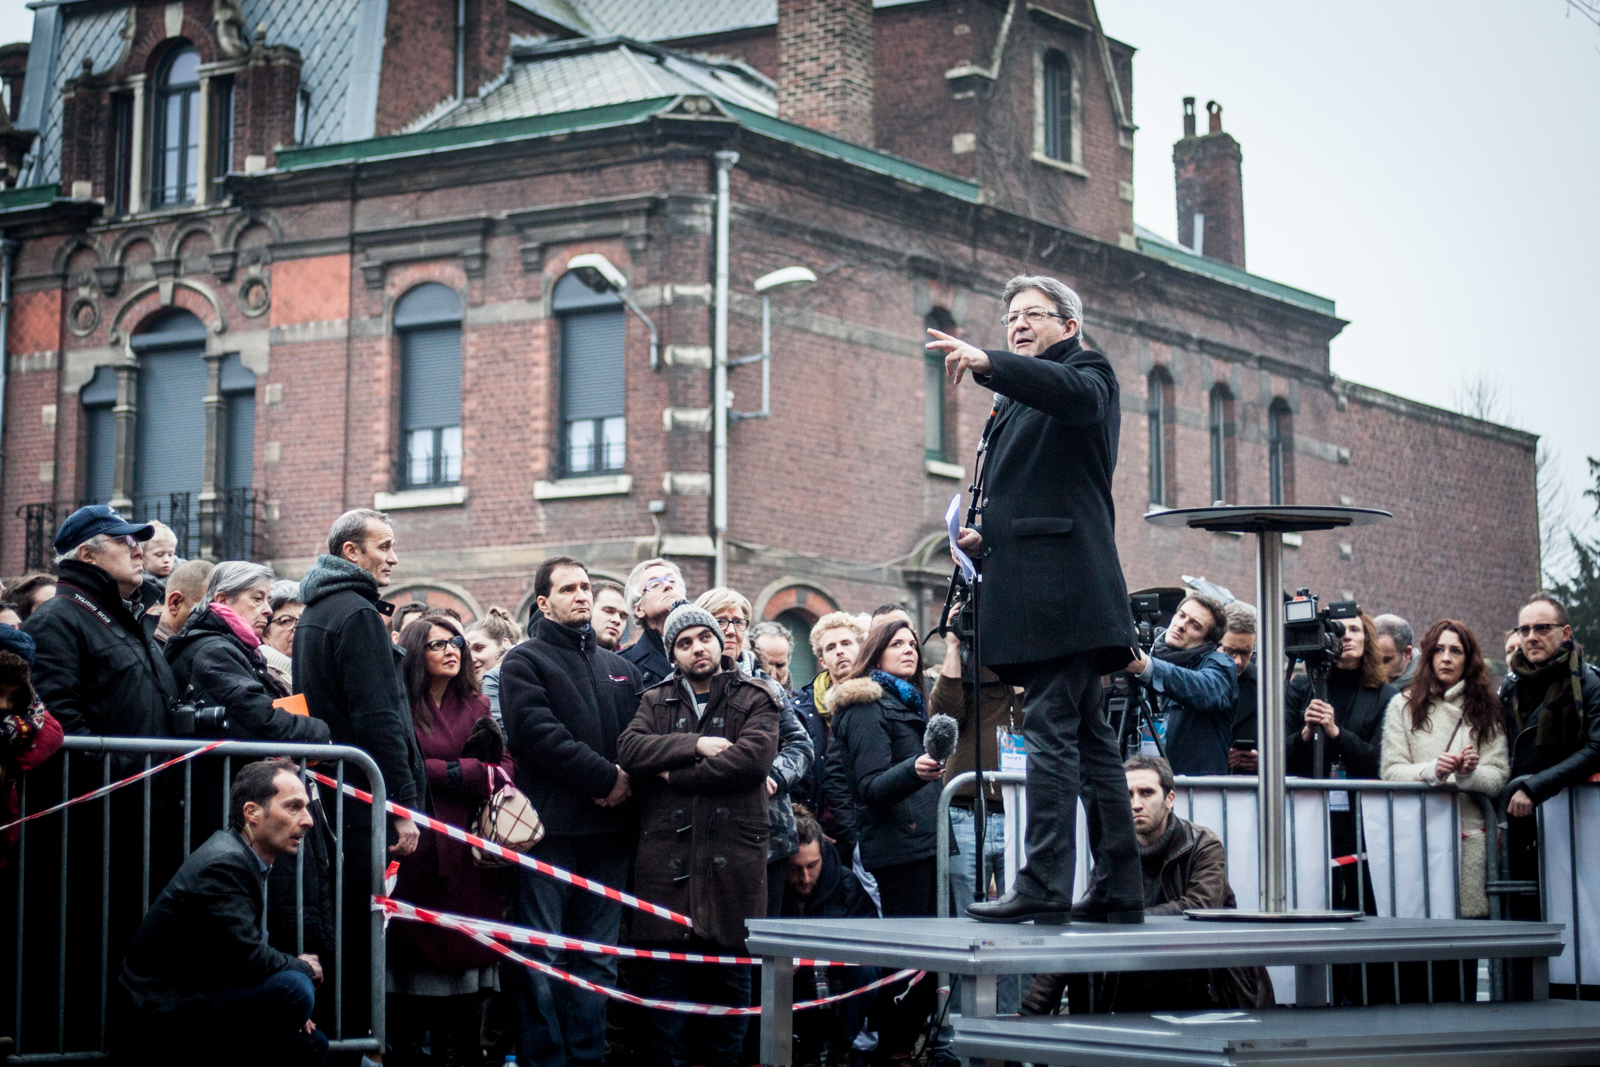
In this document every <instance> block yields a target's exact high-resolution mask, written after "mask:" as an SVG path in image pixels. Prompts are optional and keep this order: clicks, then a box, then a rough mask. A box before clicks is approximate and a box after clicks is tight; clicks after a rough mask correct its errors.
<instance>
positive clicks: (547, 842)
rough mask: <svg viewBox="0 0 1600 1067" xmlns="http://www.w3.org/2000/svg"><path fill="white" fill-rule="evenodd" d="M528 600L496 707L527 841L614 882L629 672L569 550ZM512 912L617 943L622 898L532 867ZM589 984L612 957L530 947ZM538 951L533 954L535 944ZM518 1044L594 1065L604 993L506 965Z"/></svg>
mask: <svg viewBox="0 0 1600 1067" xmlns="http://www.w3.org/2000/svg"><path fill="white" fill-rule="evenodd" d="M533 591H534V597H535V598H536V600H535V603H536V604H537V605H538V611H537V612H536V613H535V614H534V616H533V618H534V625H533V629H532V631H531V632H530V633H529V634H528V640H526V641H524V642H523V643H522V644H520V645H517V646H516V647H515V648H513V649H512V650H511V651H510V652H507V653H506V655H505V659H503V660H501V661H500V664H501V665H500V710H501V714H502V715H503V716H504V717H505V725H506V743H507V745H509V746H510V749H511V755H512V757H513V758H514V759H515V760H516V763H517V787H518V788H519V789H521V790H522V791H523V792H524V793H525V794H527V797H528V800H529V801H530V802H531V803H532V804H533V806H534V809H535V810H536V811H538V812H539V817H540V819H541V820H542V821H543V823H544V839H543V840H541V841H540V842H539V843H538V844H537V845H534V846H533V848H532V849H531V850H530V851H529V853H528V854H529V855H530V856H532V857H534V858H535V859H539V860H544V861H545V862H547V863H551V864H554V865H555V866H557V867H562V868H565V869H566V870H569V871H572V872H573V873H574V874H578V875H582V876H583V877H585V878H592V879H594V880H595V881H597V882H600V883H602V884H604V885H609V886H617V887H621V886H623V885H625V884H626V883H627V880H628V864H629V862H630V861H631V860H632V859H633V846H634V827H635V816H636V814H637V813H636V810H635V806H634V805H632V804H629V803H628V802H627V801H628V798H629V796H630V795H631V793H632V782H631V780H630V779H629V777H628V773H627V772H626V771H624V770H623V769H622V768H621V767H620V766H618V757H617V738H618V737H619V736H620V735H621V733H622V731H623V730H624V729H625V728H626V727H627V725H628V723H630V722H632V721H633V716H634V712H635V711H636V710H637V709H638V707H639V698H638V695H637V693H638V683H639V672H638V670H637V669H636V668H635V667H634V665H633V664H631V663H629V662H628V661H627V660H625V659H623V658H622V657H621V656H619V655H617V654H615V653H613V652H608V651H606V650H605V649H603V648H600V647H599V646H598V643H597V641H596V638H595V631H594V627H593V626H592V625H590V620H591V616H592V614H593V611H594V600H593V597H592V594H591V591H590V585H589V572H588V570H587V569H585V567H584V565H583V564H582V563H579V562H578V561H577V560H575V559H572V558H571V557H569V556H554V557H552V558H550V559H547V560H545V561H544V562H543V563H541V564H540V565H539V570H538V571H537V572H536V573H535V574H534V578H533ZM512 900H513V901H514V903H513V905H512V906H513V908H514V910H515V919H516V922H518V923H519V924H521V925H523V926H531V927H534V928H536V929H539V930H548V931H550V932H551V933H556V934H563V935H565V936H567V937H574V938H580V939H582V940H586V941H599V942H603V943H605V944H616V942H617V932H618V929H619V926H620V923H621V920H622V905H621V904H620V903H617V902H616V901H613V900H610V899H607V898H605V897H600V896H596V895H595V894H593V893H586V892H584V891H583V890H581V889H575V888H574V887H572V886H570V885H568V884H567V883H565V882H558V881H556V880H555V879H554V878H550V877H547V876H546V875H543V874H539V873H537V872H535V871H529V870H519V871H517V872H516V887H515V889H514V890H513V892H512ZM526 951H527V953H528V954H529V955H532V956H537V957H539V958H541V959H544V960H545V961H547V962H549V963H551V964H553V965H555V966H557V967H560V968H561V969H563V970H565V971H569V972H571V973H572V974H575V975H577V976H578V977H580V978H584V979H587V980H588V981H591V982H594V983H595V984H597V985H605V986H614V985H616V979H617V958H616V957H615V956H604V955H595V954H591V953H584V952H566V951H562V950H556V949H544V950H541V949H538V948H529V949H527V950H526ZM541 953H542V955H541ZM517 971H518V973H519V974H520V975H521V977H520V978H519V979H518V980H517V1017H518V1041H517V1052H518V1055H519V1056H520V1058H521V1061H522V1062H523V1063H525V1064H538V1065H545V1064H549V1065H559V1064H568V1065H572V1067H578V1065H587V1067H599V1065H600V1063H601V1062H602V1060H603V1058H604V1056H605V1036H606V999H605V997H603V996H601V995H600V994H598V993H591V992H589V991H587V990H583V989H578V988H576V987H575V986H572V985H569V984H568V983H566V982H552V981H550V980H549V979H548V978H546V977H545V976H543V975H541V974H537V973H535V972H533V971H530V970H527V969H525V968H520V967H519V968H517Z"/></svg>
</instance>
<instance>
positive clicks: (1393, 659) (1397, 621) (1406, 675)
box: [1372, 615, 1417, 689]
mask: <svg viewBox="0 0 1600 1067" xmlns="http://www.w3.org/2000/svg"><path fill="white" fill-rule="evenodd" d="M1372 624H1373V625H1374V626H1376V627H1377V628H1378V651H1379V652H1382V653H1383V670H1384V673H1386V674H1388V676H1389V681H1391V682H1393V683H1394V684H1395V685H1397V686H1399V687H1400V688H1401V689H1404V688H1405V687H1406V686H1408V685H1410V684H1411V679H1412V678H1414V677H1416V674H1417V660H1416V655H1415V650H1414V649H1413V648H1412V647H1411V643H1412V640H1413V635H1412V633H1411V624H1410V623H1409V622H1406V620H1404V619H1402V618H1401V617H1400V616H1398V615H1379V616H1378V617H1377V618H1376V619H1373V620H1372Z"/></svg>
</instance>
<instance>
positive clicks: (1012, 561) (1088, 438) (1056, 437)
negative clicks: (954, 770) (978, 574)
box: [928, 276, 1144, 923]
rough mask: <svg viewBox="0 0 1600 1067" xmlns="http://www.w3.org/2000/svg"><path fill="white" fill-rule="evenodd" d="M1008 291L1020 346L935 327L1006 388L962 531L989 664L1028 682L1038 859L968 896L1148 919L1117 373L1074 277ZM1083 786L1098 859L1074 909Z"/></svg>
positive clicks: (976, 373)
mask: <svg viewBox="0 0 1600 1067" xmlns="http://www.w3.org/2000/svg"><path fill="white" fill-rule="evenodd" d="M1003 299H1004V303H1005V308H1006V310H1005V315H1004V325H1005V327H1006V339H1007V341H1008V342H1009V345H1010V349H1009V351H992V352H985V351H982V350H981V349H978V348H975V347H974V346H972V345H969V344H967V343H966V342H965V341H962V340H960V339H959V338H957V337H952V336H951V335H949V334H946V333H941V332H939V331H938V330H929V331H928V332H929V333H930V334H932V335H933V340H932V341H930V342H928V347H929V348H930V349H935V350H938V351H941V352H944V353H945V370H946V372H947V373H948V374H949V376H950V379H951V381H952V382H955V383H959V382H960V381H961V379H962V377H963V376H964V375H965V374H966V373H968V372H969V371H970V372H971V373H972V376H973V380H974V381H976V382H977V383H978V384H979V385H981V386H985V387H987V388H989V389H992V390H994V392H995V393H996V394H997V396H996V401H995V407H994V411H993V413H992V414H991V415H990V416H989V422H988V425H987V426H986V427H985V429H984V444H983V447H982V449H981V450H980V461H981V462H982V464H983V466H982V469H981V471H980V474H979V478H978V493H979V498H980V499H979V500H978V505H979V508H980V514H981V515H982V519H981V521H980V523H979V526H980V529H966V530H963V531H962V532H961V536H960V539H959V542H958V544H959V545H960V547H961V548H962V550H963V551H965V552H967V553H968V554H969V555H973V556H975V557H976V558H977V559H978V561H979V564H980V566H981V568H982V586H981V588H982V590H983V592H982V596H981V598H980V603H979V605H978V606H979V619H978V639H979V641H978V643H979V646H980V650H981V655H982V660H983V666H986V667H989V668H991V669H992V670H993V671H994V672H995V673H996V674H997V675H999V677H1000V678H1001V680H1002V681H1004V682H1007V683H1012V684H1019V685H1021V686H1023V687H1024V691H1023V697H1022V735H1023V739H1024V742H1025V744H1026V746H1027V751H1028V770H1027V785H1028V797H1029V801H1030V803H1029V809H1028V826H1027V831H1026V835H1025V841H1026V844H1025V848H1026V854H1027V862H1026V864H1025V865H1024V866H1023V868H1022V870H1020V871H1019V872H1018V873H1017V881H1016V885H1015V887H1014V888H1013V889H1012V890H1011V891H1010V892H1008V893H1006V895H1005V896H1003V897H1002V898H1001V899H999V900H997V901H994V902H992V903H991V902H982V903H975V904H972V905H969V906H968V908H967V914H968V915H970V916H972V917H973V918H975V919H980V920H982V921H985V922H1013V923H1014V922H1027V921H1029V920H1032V921H1034V922H1039V923H1063V922H1066V921H1068V917H1069V915H1070V916H1071V918H1074V919H1079V920H1084V921H1091V922H1129V923H1134V922H1143V921H1144V889H1143V885H1142V883H1141V879H1140V874H1139V852H1138V846H1137V845H1136V843H1135V841H1134V835H1133V814H1132V812H1131V811H1130V810H1129V808H1128V802H1127V789H1128V784H1127V780H1126V778H1125V777H1124V775H1123V773H1122V761H1121V759H1120V758H1119V753H1118V752H1117V739H1116V737H1114V736H1113V731H1112V729H1111V725H1110V723H1109V722H1108V721H1107V720H1106V717H1105V715H1104V714H1103V713H1102V711H1101V693H1100V676H1101V675H1102V674H1104V673H1107V672H1108V671H1112V670H1117V669H1120V668H1121V667H1122V666H1123V665H1124V664H1126V663H1127V662H1128V653H1129V650H1130V649H1131V648H1132V647H1133V645H1134V641H1135V639H1134V633H1133V618H1132V615H1131V614H1130V613H1129V610H1128V589H1127V585H1126V583H1125V582H1124V581H1123V578H1122V564H1121V562H1120V561H1119V560H1118V558H1117V546H1116V540H1115V525H1116V509H1115V507H1114V505H1113V503H1112V497H1111V477H1112V474H1113V472H1114V471H1115V470H1116V466H1117V443H1118V437H1119V433H1120V430H1121V408H1120V406H1119V389H1118V385H1117V375H1116V372H1115V371H1113V370H1112V368H1111V364H1110V363H1109V362H1107V360H1106V358H1105V357H1104V356H1102V355H1100V354H1099V353H1098V352H1093V351H1090V350H1089V349H1087V348H1085V347H1084V346H1083V343H1082V341H1081V339H1080V337H1079V334H1080V332H1081V329H1082V322H1083V302H1082V301H1081V300H1080V299H1079V298H1078V294H1076V293H1074V292H1073V291H1072V290H1071V289H1069V288H1067V287H1066V286H1065V285H1063V284H1061V282H1059V281H1057V280H1056V279H1054V278H1044V277H1028V276H1023V277H1017V278H1013V279H1011V281H1010V282H1009V283H1007V285H1006V288H1005V292H1004V294H1003ZM1080 784H1082V785H1083V786H1084V789H1083V792H1084V798H1085V802H1086V807H1087V809H1088V814H1089V841H1090V846H1091V847H1092V848H1093V849H1094V853H1095V867H1094V878H1093V881H1092V883H1091V885H1090V887H1089V892H1088V896H1087V897H1086V898H1085V900H1084V901H1083V902H1082V903H1080V904H1078V905H1077V906H1076V907H1075V906H1073V904H1072V896H1073V893H1072V890H1073V877H1074V873H1075V871H1074V865H1075V862H1076V859H1077V840H1076V838H1077V808H1078V794H1079V788H1080Z"/></svg>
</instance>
